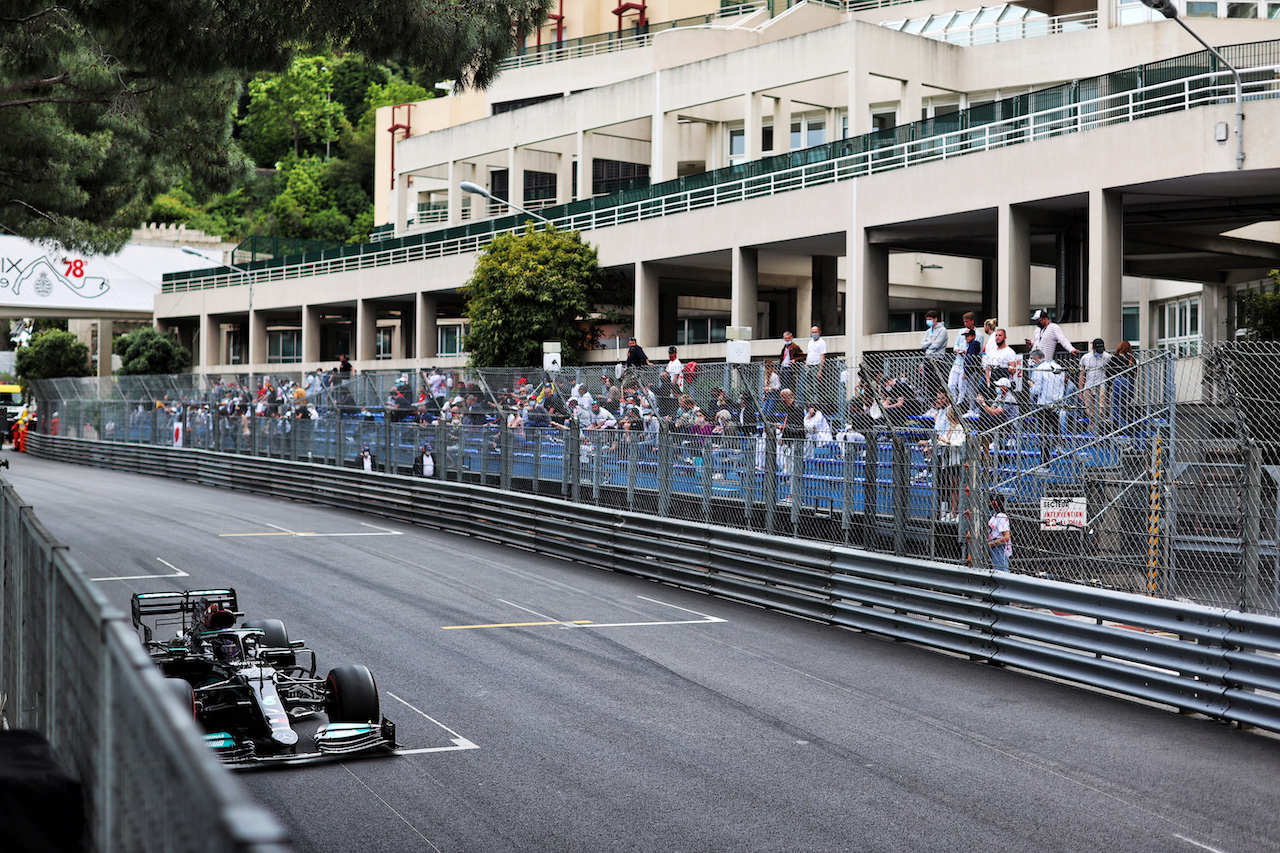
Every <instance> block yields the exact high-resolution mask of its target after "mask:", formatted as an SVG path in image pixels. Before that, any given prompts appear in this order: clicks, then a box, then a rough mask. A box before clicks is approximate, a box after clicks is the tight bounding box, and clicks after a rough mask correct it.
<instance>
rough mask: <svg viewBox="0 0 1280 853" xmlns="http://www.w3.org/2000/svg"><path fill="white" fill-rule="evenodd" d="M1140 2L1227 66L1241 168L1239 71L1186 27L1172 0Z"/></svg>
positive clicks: (1242, 110)
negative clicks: (1233, 94)
mask: <svg viewBox="0 0 1280 853" xmlns="http://www.w3.org/2000/svg"><path fill="white" fill-rule="evenodd" d="M1142 3H1143V5H1144V6H1148V7H1150V8H1151V9H1154V10H1155V11H1157V12H1159V13H1160V14H1161V15H1164V16H1165V17H1166V18H1168V19H1170V20H1171V21H1176V22H1177V23H1178V26H1180V27H1182V28H1183V29H1184V30H1186V31H1187V32H1188V33H1190V34H1191V37H1192V38H1193V39H1195V40H1196V41H1198V42H1200V44H1202V45H1204V49H1205V50H1207V51H1209V53H1211V54H1213V56H1214V57H1215V58H1216V59H1217V60H1218V61H1219V62H1221V63H1222V64H1223V65H1225V66H1226V67H1227V70H1228V71H1230V72H1231V76H1232V78H1234V79H1235V84H1236V168H1237V169H1243V168H1244V87H1243V86H1242V85H1241V83H1240V72H1239V71H1237V70H1236V67H1235V66H1234V65H1232V64H1231V63H1230V62H1227V58H1226V57H1225V56H1223V55H1222V54H1221V53H1218V51H1217V50H1216V49H1215V48H1214V47H1213V45H1211V44H1209V43H1208V42H1207V41H1205V40H1204V39H1202V38H1200V36H1199V35H1197V34H1196V31H1195V30H1193V29H1191V28H1190V27H1188V26H1187V25H1186V22H1184V21H1183V20H1182V18H1180V17H1178V7H1177V6H1175V5H1174V4H1173V0H1142Z"/></svg>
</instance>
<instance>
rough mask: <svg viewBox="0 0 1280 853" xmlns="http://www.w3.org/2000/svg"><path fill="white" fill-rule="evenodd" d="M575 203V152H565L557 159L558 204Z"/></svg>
mask: <svg viewBox="0 0 1280 853" xmlns="http://www.w3.org/2000/svg"><path fill="white" fill-rule="evenodd" d="M571 201H573V152H572V151H565V152H563V153H561V154H560V156H559V157H558V158H556V204H568V203H569V202H571Z"/></svg>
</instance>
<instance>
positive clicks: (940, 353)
mask: <svg viewBox="0 0 1280 853" xmlns="http://www.w3.org/2000/svg"><path fill="white" fill-rule="evenodd" d="M924 324H925V327H926V328H925V333H924V337H923V338H922V339H921V340H920V350H921V352H923V353H924V362H923V363H922V364H921V365H920V377H921V381H922V382H923V383H924V387H925V389H927V391H928V393H930V394H932V393H933V392H934V391H937V390H938V389H939V388H941V387H942V386H943V385H944V384H945V382H944V380H943V376H944V375H945V374H946V373H947V369H946V368H945V367H944V366H943V359H945V358H946V357H947V327H946V325H945V324H944V323H943V322H942V315H941V314H940V313H939V312H938V310H937V309H936V308H930V309H929V310H928V311H926V312H924Z"/></svg>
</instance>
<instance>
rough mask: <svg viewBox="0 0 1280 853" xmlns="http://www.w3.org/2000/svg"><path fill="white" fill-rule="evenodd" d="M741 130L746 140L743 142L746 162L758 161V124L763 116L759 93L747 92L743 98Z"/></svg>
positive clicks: (759, 139)
mask: <svg viewBox="0 0 1280 853" xmlns="http://www.w3.org/2000/svg"><path fill="white" fill-rule="evenodd" d="M742 112H743V119H742V120H743V128H744V131H743V132H744V133H745V134H746V138H745V139H744V140H743V146H744V151H745V156H746V158H747V160H748V161H750V160H759V159H760V146H761V132H760V131H761V128H760V122H761V121H762V120H763V114H764V96H763V95H761V94H760V93H759V92H747V94H746V95H744V96H743V106H742Z"/></svg>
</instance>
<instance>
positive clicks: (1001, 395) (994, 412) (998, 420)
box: [978, 378, 1020, 450]
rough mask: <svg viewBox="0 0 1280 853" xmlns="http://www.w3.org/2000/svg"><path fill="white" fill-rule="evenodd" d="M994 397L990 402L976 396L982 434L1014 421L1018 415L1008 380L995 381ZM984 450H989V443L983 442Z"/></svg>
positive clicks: (1010, 383) (981, 396)
mask: <svg viewBox="0 0 1280 853" xmlns="http://www.w3.org/2000/svg"><path fill="white" fill-rule="evenodd" d="M995 388H996V396H995V398H994V399H992V400H987V398H986V397H985V396H983V395H982V394H979V395H978V409H979V412H980V414H979V415H978V429H979V430H980V431H982V432H991V431H993V430H995V429H997V428H998V427H1000V426H1002V425H1004V424H1006V423H1008V422H1009V421H1012V420H1015V419H1016V418H1017V417H1018V415H1019V414H1020V412H1019V409H1018V398H1017V397H1016V396H1014V393H1013V387H1012V382H1010V380H1009V379H1008V378H1001V379H997V380H996V383H995ZM983 445H984V447H985V449H987V450H990V449H991V445H990V442H983Z"/></svg>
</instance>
